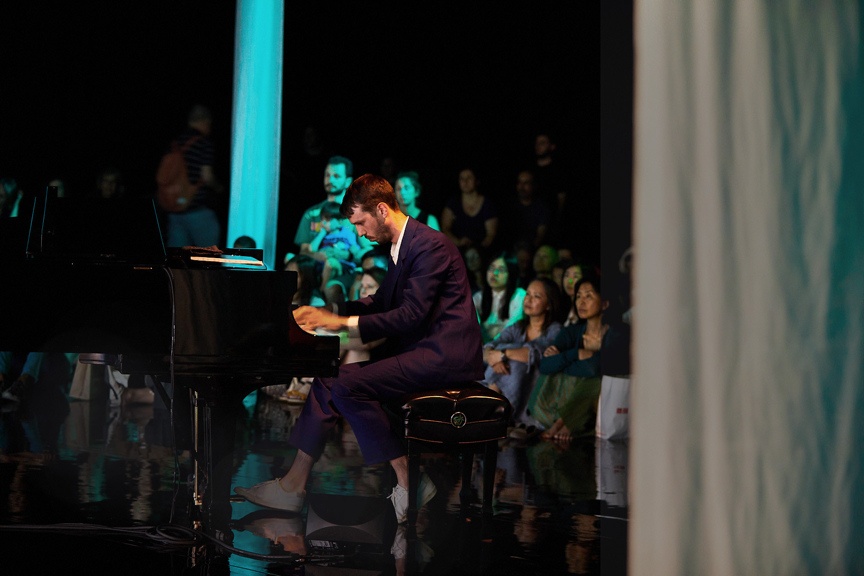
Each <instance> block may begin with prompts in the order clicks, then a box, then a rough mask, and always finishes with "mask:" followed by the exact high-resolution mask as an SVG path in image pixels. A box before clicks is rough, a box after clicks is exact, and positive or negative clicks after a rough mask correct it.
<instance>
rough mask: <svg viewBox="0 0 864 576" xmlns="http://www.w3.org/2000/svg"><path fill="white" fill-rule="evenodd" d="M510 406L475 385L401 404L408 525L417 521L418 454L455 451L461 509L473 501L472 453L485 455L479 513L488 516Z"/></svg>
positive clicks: (430, 393)
mask: <svg viewBox="0 0 864 576" xmlns="http://www.w3.org/2000/svg"><path fill="white" fill-rule="evenodd" d="M512 413H513V407H512V406H511V405H510V402H509V401H508V400H507V398H505V397H504V396H502V395H501V394H499V393H497V392H494V391H492V390H490V389H489V388H486V387H485V386H483V385H482V384H478V383H477V382H465V383H464V384H462V385H454V386H453V387H452V388H444V389H440V390H430V391H426V392H419V393H415V394H412V395H410V396H408V397H407V398H406V399H405V400H404V402H403V404H402V415H403V416H404V420H405V438H406V439H407V440H408V525H409V526H414V523H415V522H416V520H417V486H418V482H419V480H420V454H421V453H422V452H429V451H442V450H443V451H454V450H458V452H459V458H460V460H461V465H462V490H461V491H460V492H459V500H460V502H461V504H462V507H463V509H464V508H465V507H466V506H467V504H468V500H469V498H470V496H471V471H472V466H473V460H474V459H473V454H474V453H475V452H481V451H482V452H483V514H484V516H485V515H491V514H492V492H493V490H494V483H495V467H496V464H497V461H498V440H500V439H501V438H506V437H507V425H508V424H509V423H510V417H511V416H512Z"/></svg>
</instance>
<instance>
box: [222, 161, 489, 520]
mask: <svg viewBox="0 0 864 576" xmlns="http://www.w3.org/2000/svg"><path fill="white" fill-rule="evenodd" d="M341 210H342V213H343V214H344V215H345V216H346V217H347V218H348V219H349V220H350V222H351V223H352V224H353V225H354V226H355V227H356V229H357V233H358V234H360V235H362V236H365V237H366V238H367V239H368V240H371V241H373V242H378V243H379V244H382V245H386V244H389V245H390V257H391V265H390V266H389V268H388V270H387V275H386V276H385V278H384V282H383V284H382V285H381V287H380V288H379V289H378V291H377V292H376V293H375V294H373V295H371V296H367V297H365V298H362V299H360V300H349V301H346V302H342V303H339V304H338V305H336V309H335V310H333V311H331V310H329V309H326V308H315V307H311V306H304V307H300V308H298V309H297V310H296V311H295V313H294V317H295V319H296V321H297V323H298V324H299V325H300V326H301V327H302V328H304V329H305V330H308V331H313V330H315V329H316V328H324V329H326V330H331V331H340V330H347V331H348V332H349V334H350V335H351V336H358V337H360V338H361V339H362V341H363V342H371V341H373V340H378V339H380V338H384V337H386V338H387V340H386V341H385V342H384V343H383V344H382V345H380V346H378V347H377V348H375V349H373V352H372V358H371V360H370V361H369V362H360V363H356V364H348V365H344V366H342V367H340V370H339V375H338V376H336V377H334V378H316V379H315V380H314V382H313V384H312V389H311V391H310V394H309V397H308V399H307V400H306V404H305V405H304V407H303V411H302V413H301V414H300V417H299V418H298V420H297V422H296V424H295V425H294V428H293V430H292V433H291V437H290V439H289V442H290V443H291V445H293V446H294V447H296V448H297V456H296V457H295V459H294V462H293V463H292V465H291V468H290V469H289V470H288V472H287V474H285V475H284V476H283V477H282V478H280V479H277V480H270V481H267V482H262V483H260V484H256V485H255V486H252V487H251V488H242V487H239V486H238V487H236V488H235V492H237V493H238V494H240V495H241V496H243V497H245V498H246V499H247V500H248V501H250V502H253V503H255V504H258V505H260V506H266V507H269V508H276V509H282V510H291V511H299V510H300V509H301V508H302V507H303V503H304V499H305V496H306V491H305V487H306V483H307V481H308V479H309V474H310V472H311V470H312V466H313V464H314V463H315V461H316V460H317V459H318V458H319V457H320V455H321V453H322V451H323V449H324V443H325V441H326V438H327V436H328V433H329V431H330V430H331V429H332V428H333V427H334V425H336V423H337V421H338V419H339V418H340V417H342V418H345V420H347V421H348V423H349V424H350V425H351V429H352V430H353V431H354V433H355V434H356V436H357V442H358V443H359V445H360V449H361V451H362V453H363V458H364V460H365V462H366V463H367V464H369V465H372V464H378V463H384V462H389V463H390V464H391V466H393V469H394V471H395V473H396V482H397V486H396V487H395V488H394V489H393V493H392V494H391V495H390V499H391V500H392V502H393V506H394V509H395V512H396V518H397V521H398V522H399V523H402V522H405V520H406V516H407V508H408V493H407V490H406V487H407V486H408V460H407V457H406V454H405V446H404V443H403V440H402V438H400V437H399V436H396V435H395V434H394V433H393V432H392V431H391V429H390V421H389V418H388V416H387V413H386V412H385V410H384V408H383V407H382V403H389V402H391V401H394V400H398V399H399V398H401V397H403V396H405V395H406V394H409V393H412V392H417V391H423V390H429V389H433V388H440V387H442V386H446V385H447V384H451V383H457V382H464V381H466V380H478V379H481V378H482V377H483V359H482V351H481V342H482V340H481V336H480V325H479V323H478V322H477V313H476V312H475V310H474V303H473V300H472V299H471V290H470V286H469V284H468V276H467V273H466V270H465V265H464V263H463V260H462V257H461V256H460V254H459V251H458V249H457V248H456V246H455V245H454V244H453V243H452V242H451V241H450V240H449V239H448V238H447V237H446V236H444V234H442V233H441V232H438V231H436V230H433V229H432V228H430V227H428V226H426V225H425V224H422V223H420V222H418V221H417V220H415V219H413V218H409V217H408V216H407V215H405V214H404V213H402V212H401V211H400V210H399V207H398V204H397V202H396V195H395V193H394V192H393V188H392V186H391V185H390V184H389V183H388V182H387V181H386V180H385V179H384V178H381V177H380V176H375V175H372V174H365V175H363V176H360V177H359V178H357V179H356V180H355V181H354V182H353V183H352V184H351V186H350V187H349V188H348V190H347V191H346V194H345V197H344V199H343V201H342V205H341ZM419 491H420V492H419V497H418V507H422V506H423V505H425V504H426V503H427V502H428V501H429V500H431V499H432V497H433V496H434V495H435V493H436V488H435V486H434V485H433V484H432V482H431V481H430V480H429V478H428V477H427V476H426V475H425V474H423V475H422V476H421V480H420V486H419Z"/></svg>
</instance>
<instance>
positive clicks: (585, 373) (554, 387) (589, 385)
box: [527, 274, 630, 442]
mask: <svg viewBox="0 0 864 576" xmlns="http://www.w3.org/2000/svg"><path fill="white" fill-rule="evenodd" d="M575 306H576V311H577V313H578V315H579V321H578V322H577V323H575V324H570V325H569V326H566V327H564V328H562V329H561V330H560V332H558V335H557V336H556V337H555V339H554V342H553V343H552V345H551V346H549V347H548V348H546V349H545V350H544V351H543V357H542V360H541V361H540V374H541V375H540V377H539V378H538V380H537V384H536V387H535V389H534V393H532V395H531V397H530V398H529V400H528V408H527V412H528V415H529V417H530V419H531V421H532V422H536V423H537V425H538V426H540V427H542V428H543V429H544V432H543V434H542V436H543V438H545V439H552V440H557V441H565V442H566V441H569V440H571V439H573V438H577V437H581V436H589V435H593V434H594V428H595V423H596V418H597V401H598V399H599V397H600V379H601V374H602V370H601V368H602V366H603V364H604V363H606V362H609V361H608V360H606V359H604V358H602V357H601V356H602V355H606V354H607V353H609V355H610V357H614V358H616V359H620V358H621V357H622V356H626V357H627V358H628V360H627V366H626V367H625V366H620V365H619V366H614V364H620V360H619V361H616V362H614V363H613V362H610V364H612V365H610V370H612V371H615V372H616V373H618V372H617V371H618V370H626V372H620V373H629V341H630V336H629V330H627V328H626V325H624V324H621V323H613V324H610V323H609V322H607V321H606V320H605V319H604V317H603V316H604V314H605V312H606V310H607V308H608V307H609V300H608V299H606V298H604V297H603V293H602V288H601V285H600V277H599V276H596V275H594V274H589V275H586V276H583V277H582V278H581V279H580V280H579V281H578V282H577V283H576V304H575Z"/></svg>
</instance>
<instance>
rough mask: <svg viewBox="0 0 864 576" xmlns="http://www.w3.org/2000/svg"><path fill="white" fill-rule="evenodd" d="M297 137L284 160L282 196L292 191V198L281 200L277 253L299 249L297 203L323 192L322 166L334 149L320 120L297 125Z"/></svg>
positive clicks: (315, 198) (308, 201)
mask: <svg viewBox="0 0 864 576" xmlns="http://www.w3.org/2000/svg"><path fill="white" fill-rule="evenodd" d="M295 134H296V139H290V138H289V146H288V148H287V149H286V150H285V154H284V156H283V158H284V160H283V162H282V164H281V166H282V174H281V189H282V191H283V192H282V194H281V195H282V197H283V198H284V197H286V196H289V195H290V198H291V201H290V202H284V201H283V202H279V214H278V217H277V231H276V253H277V254H285V253H287V252H293V253H297V251H298V250H299V246H296V247H295V246H294V233H295V231H296V230H297V225H298V223H299V220H300V218H301V214H300V213H298V210H297V206H298V205H299V206H310V205H312V204H313V203H315V202H318V200H319V199H320V196H321V170H322V168H323V167H325V166H326V165H327V159H328V158H330V156H331V155H332V154H331V151H330V146H329V142H328V137H327V134H326V132H324V131H323V126H322V125H319V124H318V123H317V121H310V122H308V123H307V124H305V125H304V126H302V127H299V128H298V129H297V132H295Z"/></svg>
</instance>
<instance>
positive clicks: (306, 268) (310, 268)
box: [285, 254, 325, 306]
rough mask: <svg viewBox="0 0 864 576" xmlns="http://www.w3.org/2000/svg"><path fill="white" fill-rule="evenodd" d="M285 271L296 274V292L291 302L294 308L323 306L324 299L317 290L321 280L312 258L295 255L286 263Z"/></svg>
mask: <svg viewBox="0 0 864 576" xmlns="http://www.w3.org/2000/svg"><path fill="white" fill-rule="evenodd" d="M285 270H289V271H292V272H297V291H296V292H295V293H294V300H293V302H292V303H293V304H294V305H295V306H324V304H325V302H324V297H323V296H322V294H321V291H320V290H319V289H318V286H320V285H321V280H320V275H319V274H318V268H317V266H316V264H315V259H314V258H312V257H311V256H309V255H307V254H297V255H296V256H294V257H293V258H291V259H290V260H289V261H288V263H287V264H286V265H285Z"/></svg>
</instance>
